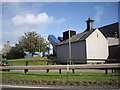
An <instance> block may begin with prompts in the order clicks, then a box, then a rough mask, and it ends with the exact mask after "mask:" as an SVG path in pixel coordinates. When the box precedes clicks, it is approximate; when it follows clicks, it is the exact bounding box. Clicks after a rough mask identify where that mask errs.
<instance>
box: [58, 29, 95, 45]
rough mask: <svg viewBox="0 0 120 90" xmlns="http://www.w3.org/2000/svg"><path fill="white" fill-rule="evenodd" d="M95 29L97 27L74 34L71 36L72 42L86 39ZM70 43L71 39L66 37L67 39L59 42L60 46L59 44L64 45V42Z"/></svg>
mask: <svg viewBox="0 0 120 90" xmlns="http://www.w3.org/2000/svg"><path fill="white" fill-rule="evenodd" d="M94 30H95V29H93V30H90V31H84V32H82V33H79V34H76V35H74V36H72V37H71V38H70V40H71V43H73V42H78V41H84V40H85V39H86V38H87V37H88V36H89V35H90V34H91V33H92V32H93V31H94ZM68 43H69V39H66V40H64V41H62V42H60V43H59V44H58V46H59V45H63V44H68Z"/></svg>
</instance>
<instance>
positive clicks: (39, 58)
mask: <svg viewBox="0 0 120 90" xmlns="http://www.w3.org/2000/svg"><path fill="white" fill-rule="evenodd" d="M25 60H27V61H30V60H48V59H47V58H46V57H29V58H21V59H10V60H8V61H25Z"/></svg>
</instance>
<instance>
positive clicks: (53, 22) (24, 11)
mask: <svg viewBox="0 0 120 90" xmlns="http://www.w3.org/2000/svg"><path fill="white" fill-rule="evenodd" d="M0 10H2V13H1V15H0V20H2V22H0V28H1V29H2V36H1V35H0V39H1V38H2V44H4V43H5V42H7V41H10V42H11V44H12V45H14V43H16V42H17V40H18V37H20V36H21V35H23V34H24V32H28V31H36V32H37V33H38V34H40V35H42V36H43V37H45V38H47V36H48V35H49V34H53V35H55V36H56V37H57V36H62V32H63V31H66V30H68V29H72V30H76V31H77V33H80V32H83V31H84V30H85V29H86V22H85V21H86V20H87V19H88V18H89V17H91V18H92V19H93V20H95V21H94V28H98V27H102V26H105V25H108V24H112V23H115V22H117V21H118V2H42V3H41V2H2V3H1V4H0ZM0 33H1V30H0ZM0 48H2V46H0Z"/></svg>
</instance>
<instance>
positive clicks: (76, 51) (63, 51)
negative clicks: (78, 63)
mask: <svg viewBox="0 0 120 90" xmlns="http://www.w3.org/2000/svg"><path fill="white" fill-rule="evenodd" d="M68 45H69V44H65V45H60V46H57V58H58V59H68V58H69V53H68V52H69V49H68V47H69V46H68ZM85 54H86V52H85V41H81V42H75V43H72V44H71V56H72V57H71V58H72V59H85V58H86V55H85Z"/></svg>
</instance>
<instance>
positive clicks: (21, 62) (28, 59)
mask: <svg viewBox="0 0 120 90" xmlns="http://www.w3.org/2000/svg"><path fill="white" fill-rule="evenodd" d="M33 60H35V62H31V61H33ZM37 60H48V59H47V58H46V57H30V58H21V59H11V60H8V62H9V61H10V64H11V65H12V66H25V65H26V62H25V61H29V63H28V65H29V66H33V65H47V62H46V61H37ZM17 61H19V62H17Z"/></svg>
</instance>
